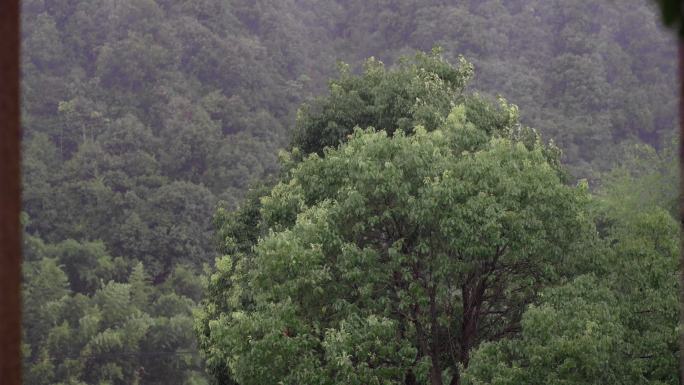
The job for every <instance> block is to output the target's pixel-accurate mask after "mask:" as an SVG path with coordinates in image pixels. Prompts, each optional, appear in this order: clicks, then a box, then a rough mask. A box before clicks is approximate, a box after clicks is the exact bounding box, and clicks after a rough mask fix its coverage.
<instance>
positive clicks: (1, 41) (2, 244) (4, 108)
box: [0, 0, 21, 385]
mask: <svg viewBox="0 0 684 385" xmlns="http://www.w3.org/2000/svg"><path fill="white" fill-rule="evenodd" d="M20 139H21V134H20V127H19V0H0V385H20V384H21V287H20V286H21V230H20V228H21V227H20V224H19V213H20V211H21V196H20V191H21V184H20V180H19V178H20V173H19V162H20V155H19V149H20Z"/></svg>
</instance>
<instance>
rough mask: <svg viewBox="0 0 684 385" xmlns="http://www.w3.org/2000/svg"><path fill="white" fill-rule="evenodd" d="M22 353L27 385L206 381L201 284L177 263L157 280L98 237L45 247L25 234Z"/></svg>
mask: <svg viewBox="0 0 684 385" xmlns="http://www.w3.org/2000/svg"><path fill="white" fill-rule="evenodd" d="M25 242H26V247H25V258H26V262H25V263H24V282H25V283H24V314H23V316H24V324H25V327H24V341H23V343H24V354H25V360H26V362H27V365H26V370H25V374H24V376H25V381H26V383H28V384H57V383H59V384H139V383H146V384H167V383H169V381H173V382H178V383H187V384H203V383H206V381H205V380H204V376H203V373H202V372H198V371H197V368H199V367H200V365H199V356H198V355H197V354H196V352H195V351H194V350H193V349H192V348H193V347H194V345H195V342H194V341H195V335H194V333H192V323H193V316H192V311H193V309H194V307H195V303H196V302H197V301H198V300H199V299H200V297H201V295H202V287H203V283H202V282H201V281H199V280H198V279H197V278H196V276H195V274H194V273H193V272H192V270H190V269H188V268H186V267H183V266H181V265H178V266H176V268H175V269H174V271H173V273H172V274H171V276H170V277H169V278H168V279H167V280H166V282H165V283H164V284H163V285H157V286H154V285H152V281H151V280H150V278H149V277H148V276H147V273H146V272H145V269H144V267H143V265H142V263H140V262H139V263H138V264H137V265H135V266H134V267H133V268H132V269H128V267H127V261H125V260H123V259H122V258H112V257H111V256H110V255H108V254H107V252H106V250H105V248H104V245H103V244H102V243H101V242H88V243H78V242H76V241H74V240H66V241H64V242H61V243H58V244H44V243H43V242H42V241H41V240H40V239H37V238H35V237H31V236H28V237H27V238H26V240H25Z"/></svg>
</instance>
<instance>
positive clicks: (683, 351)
mask: <svg viewBox="0 0 684 385" xmlns="http://www.w3.org/2000/svg"><path fill="white" fill-rule="evenodd" d="M677 44H678V50H679V220H680V224H681V227H680V233H679V236H680V250H679V327H680V328H682V327H683V326H684V237H682V230H683V229H684V37H682V35H681V34H680V35H679V38H678V43H677ZM679 384H680V385H684V329H680V331H679Z"/></svg>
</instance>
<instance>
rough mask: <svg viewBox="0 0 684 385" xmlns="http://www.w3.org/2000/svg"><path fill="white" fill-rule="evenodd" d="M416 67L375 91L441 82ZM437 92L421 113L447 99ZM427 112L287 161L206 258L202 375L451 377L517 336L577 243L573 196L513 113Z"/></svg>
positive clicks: (578, 214)
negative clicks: (210, 264)
mask: <svg viewBox="0 0 684 385" xmlns="http://www.w3.org/2000/svg"><path fill="white" fill-rule="evenodd" d="M430 60H433V62H434V61H437V62H439V59H438V58H437V57H432V58H431V59H430ZM442 64H443V65H446V64H445V63H442ZM416 68H418V69H419V70H418V71H413V72H410V73H411V74H412V75H413V79H414V82H410V81H406V79H405V78H403V77H402V76H399V75H400V74H402V71H403V72H404V73H405V72H407V70H406V68H403V69H401V68H400V69H398V70H397V72H399V74H392V76H387V78H389V79H396V82H395V83H391V86H389V87H388V86H383V87H382V88H381V89H382V90H389V91H386V93H387V95H390V96H391V95H392V93H396V94H397V95H398V96H400V95H405V94H406V93H409V94H410V91H407V89H410V87H413V86H414V84H416V83H419V82H421V81H422V82H423V83H424V84H429V82H434V83H435V84H443V82H444V80H445V79H442V78H441V77H440V75H439V73H437V72H436V71H434V70H432V71H430V70H428V69H425V67H421V66H420V62H418V64H417V65H416ZM421 70H424V72H423V71H421ZM372 71H373V70H372V69H371V70H370V71H368V72H367V73H366V74H365V75H364V76H374V74H373V72H372ZM425 74H427V75H426V76H425ZM431 75H432V76H431ZM423 76H424V77H423ZM360 79H363V78H360ZM357 82H359V83H362V82H361V81H360V80H357ZM333 87H334V85H333ZM423 87H425V88H428V89H430V87H429V85H424V86H423ZM432 89H437V90H439V88H438V87H434V88H432ZM438 95H439V96H438V97H436V98H435V100H434V101H431V100H429V99H428V100H426V101H425V102H424V103H423V104H421V106H427V108H428V109H429V108H430V107H434V109H433V110H432V111H439V106H441V105H443V104H447V105H448V104H449V103H453V102H455V101H456V98H455V96H454V95H449V94H444V93H439V94H438ZM335 98H336V96H333V97H331V100H336V99H335ZM371 100H372V102H371V106H372V105H373V104H374V103H375V100H377V98H376V99H371ZM431 102H432V103H434V105H432V104H431ZM331 104H332V103H331ZM477 105H478V106H480V107H481V106H483V105H484V102H483V101H481V100H480V101H478V104H477ZM343 106H344V105H343ZM342 108H343V109H344V107H342ZM366 108H368V109H369V110H372V111H375V112H376V114H377V115H376V116H381V117H386V115H383V112H384V110H383V109H372V108H371V107H366ZM359 110H362V109H356V110H355V111H359ZM324 111H325V110H324ZM469 112H470V115H472V116H476V117H478V119H469V118H468V115H469ZM476 112H477V113H476ZM338 116H340V115H338ZM342 116H344V115H342ZM371 116H373V115H371ZM419 116H420V115H419ZM434 116H435V119H436V123H435V125H434V126H433V127H432V130H431V131H428V130H427V129H426V128H425V127H424V126H422V125H417V126H415V127H414V128H413V129H408V128H404V127H402V126H401V125H399V123H397V120H392V119H391V118H390V119H389V120H388V123H386V125H385V126H384V127H379V128H383V130H376V129H373V128H369V129H367V130H362V129H359V128H357V129H356V130H355V131H354V132H353V133H351V134H350V135H349V137H345V138H344V139H345V140H348V142H347V143H345V144H343V145H341V146H340V147H339V148H337V149H334V148H327V149H324V150H323V151H322V154H321V155H318V154H316V153H314V154H312V155H310V156H306V157H305V158H304V160H303V161H301V162H295V163H294V164H293V165H292V166H290V167H291V168H290V169H289V170H288V171H287V173H286V174H285V175H284V176H283V178H282V180H281V181H280V182H279V183H278V184H277V185H276V186H275V187H274V188H273V189H272V191H271V192H270V194H268V195H267V196H265V197H263V198H262V199H261V209H260V211H259V216H260V217H261V223H260V224H259V225H260V226H261V227H262V228H263V229H264V230H265V231H266V232H265V233H264V235H263V236H262V238H261V239H260V240H259V241H258V242H257V243H256V245H255V246H254V248H253V249H252V250H251V251H250V250H245V249H244V248H242V250H240V247H239V241H240V240H239V239H237V238H234V239H235V240H236V241H233V242H229V246H232V248H233V251H234V253H232V254H231V255H226V256H225V257H223V258H221V259H219V260H218V261H217V272H216V273H214V274H213V275H212V277H211V283H210V294H209V295H210V297H209V298H208V299H207V302H206V306H205V309H204V312H203V313H202V314H200V319H199V322H198V329H199V331H200V341H201V344H202V347H203V348H204V351H205V354H206V355H207V358H208V364H209V366H210V367H212V368H214V369H215V370H223V371H224V372H225V371H227V372H228V374H229V376H230V377H231V378H233V379H234V380H236V381H237V382H238V383H240V384H257V383H263V382H264V381H266V382H274V383H277V382H283V383H300V382H305V383H331V384H332V383H359V384H361V383H377V384H380V383H396V382H403V381H405V382H407V383H410V382H411V381H416V380H418V381H419V382H423V383H424V382H429V383H432V384H442V383H445V382H451V383H454V384H456V383H459V378H460V375H459V368H460V367H461V366H467V365H468V363H469V360H470V351H471V350H472V349H473V348H474V347H475V346H477V345H478V344H479V343H481V342H482V341H488V340H498V339H501V338H504V337H507V336H510V335H513V334H515V333H516V332H517V331H518V330H519V327H520V326H519V320H520V315H521V314H522V312H523V310H524V308H525V306H526V305H527V304H529V303H531V302H533V301H534V300H535V298H536V293H537V292H538V290H539V289H540V288H541V287H543V286H544V285H546V284H549V283H551V282H554V281H556V280H557V279H558V277H559V276H561V275H563V274H565V273H566V271H567V269H566V268H565V267H564V266H565V265H566V264H567V263H566V262H567V261H569V260H572V259H573V257H575V256H577V255H578V252H579V251H581V250H582V246H583V245H586V244H588V243H586V242H590V241H591V236H590V234H591V233H590V232H589V231H588V230H590V228H591V226H590V224H589V223H588V221H587V219H588V217H587V215H586V212H585V207H584V206H585V203H586V200H587V190H586V187H582V186H579V187H576V188H572V187H568V186H566V185H565V184H564V183H563V180H564V174H563V172H562V171H561V169H560V166H559V161H558V152H557V151H555V150H554V148H553V147H552V146H544V145H543V144H542V143H541V141H540V138H539V136H538V135H537V134H536V133H535V132H534V131H533V130H530V129H526V128H524V127H521V126H520V124H519V123H518V121H517V110H516V109H515V108H514V107H513V106H509V105H507V104H505V103H502V104H501V105H500V106H491V105H490V106H489V108H488V109H480V110H477V111H475V110H473V109H472V108H471V109H469V108H468V107H466V105H462V104H458V105H456V106H455V107H453V108H451V112H450V113H448V115H446V116H444V115H440V114H439V113H435V114H434ZM413 117H415V116H413ZM342 119H344V118H342ZM376 119H377V118H376ZM501 119H503V124H498V125H497V124H494V123H496V122H501ZM350 120H351V122H353V121H354V116H351V117H350ZM327 127H329V126H327ZM402 128H403V129H402ZM392 132H393V134H391V133H392ZM298 156H301V154H299V155H298V150H297V149H295V150H294V152H293V154H291V157H290V161H294V159H296V158H297V157H298ZM250 218H253V216H249V215H246V216H244V217H243V219H245V220H249V219H250ZM230 223H232V224H231V226H235V222H234V221H233V222H230ZM223 374H224V375H225V374H226V373H223Z"/></svg>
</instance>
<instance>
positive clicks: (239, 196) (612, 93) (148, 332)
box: [22, 0, 676, 384]
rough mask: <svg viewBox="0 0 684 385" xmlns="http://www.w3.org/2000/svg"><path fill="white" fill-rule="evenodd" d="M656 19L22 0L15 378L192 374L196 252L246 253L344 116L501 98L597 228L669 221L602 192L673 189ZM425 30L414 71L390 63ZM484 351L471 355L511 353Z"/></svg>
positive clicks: (199, 277)
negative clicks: (271, 208) (278, 189)
mask: <svg viewBox="0 0 684 385" xmlns="http://www.w3.org/2000/svg"><path fill="white" fill-rule="evenodd" d="M658 22H659V21H658V18H657V16H656V12H655V9H654V7H653V6H652V4H651V3H650V2H647V1H645V0H644V1H642V0H630V1H621V2H606V3H605V4H604V3H603V2H601V3H597V2H593V3H588V2H586V1H581V0H572V1H560V0H553V1H546V0H505V1H503V0H484V1H475V0H473V1H462V2H458V3H457V4H455V3H453V2H446V1H437V0H430V1H420V2H418V1H406V0H392V1H383V2H367V1H341V0H339V1H335V0H320V1H313V0H301V1H299V0H197V1H170V0H94V1H92V0H91V1H86V0H65V1H61V2H52V1H47V0H26V1H23V17H22V23H23V39H22V44H23V56H22V71H23V80H22V102H23V116H22V119H23V122H22V125H23V129H24V139H23V151H24V155H23V159H24V160H23V184H24V191H23V199H24V226H25V264H24V286H25V289H24V293H25V294H24V300H25V310H24V313H25V316H24V337H25V339H24V342H25V364H26V375H25V378H26V382H27V383H28V384H52V383H65V384H66V383H73V384H76V383H85V384H99V383H108V384H130V383H141V384H143V383H144V384H176V383H178V384H181V383H183V384H185V383H188V384H190V383H193V384H201V383H205V382H207V381H210V378H209V377H207V376H206V375H205V374H204V367H203V366H204V365H203V363H202V359H201V357H200V356H199V353H198V352H197V350H198V349H197V346H196V343H195V336H194V331H193V321H192V319H193V316H192V313H193V311H194V309H196V307H197V304H198V303H199V302H200V301H201V299H202V298H204V297H205V293H203V288H204V287H205V286H206V284H207V281H208V280H209V279H208V275H207V274H208V273H209V271H210V270H211V268H212V266H213V264H214V259H215V257H217V256H219V255H222V254H226V253H248V251H249V249H250V248H251V247H252V246H253V245H254V244H255V243H256V239H257V238H258V237H260V236H263V235H264V234H265V233H264V231H266V230H267V229H265V228H263V226H264V225H263V223H264V222H261V221H262V219H261V218H260V215H261V212H260V211H259V210H263V209H260V208H259V204H260V203H259V202H260V200H259V198H260V197H261V196H265V195H268V194H270V187H271V186H273V185H274V184H276V183H277V182H281V183H283V180H287V179H283V178H287V173H286V171H287V172H289V171H288V170H290V169H291V168H294V167H295V166H294V164H296V163H298V162H300V161H301V160H303V159H304V155H305V154H307V153H319V154H321V155H323V153H324V150H323V148H324V146H333V147H335V146H337V145H338V144H339V143H340V140H345V138H346V137H347V135H352V133H353V129H354V126H355V125H359V126H361V128H364V129H365V128H367V127H368V126H373V127H375V128H376V129H379V130H386V131H388V132H394V131H401V132H404V134H406V135H411V134H412V130H413V127H414V125H416V124H421V125H423V126H425V127H426V129H427V130H429V131H432V130H437V129H444V127H443V124H444V122H443V120H444V119H446V117H447V116H449V114H450V113H451V112H452V107H454V106H455V105H457V104H459V103H461V104H463V106H464V108H466V111H467V114H468V119H471V120H469V121H471V122H474V124H476V125H478V124H479V125H480V126H482V127H484V126H487V125H490V126H492V125H493V126H495V127H497V129H500V128H503V127H505V126H506V125H507V124H509V123H510V122H508V121H507V120H506V119H507V118H506V116H504V115H501V116H498V115H496V114H495V115H493V116H490V115H488V114H489V113H494V112H492V111H495V110H497V108H498V107H497V106H499V107H500V106H501V104H499V102H497V101H496V100H497V99H496V97H497V95H501V96H503V97H505V98H506V100H508V102H510V103H513V104H515V105H517V106H519V110H518V108H517V107H514V106H511V105H509V104H504V105H506V106H508V107H507V108H510V109H511V111H513V110H515V111H519V113H518V112H516V115H515V116H516V118H515V119H516V122H519V123H521V124H522V125H524V126H531V127H535V128H536V129H537V130H538V131H539V132H540V133H541V134H542V137H543V138H544V140H545V141H546V140H549V139H551V140H553V141H554V142H555V146H557V147H558V148H559V149H560V151H561V154H562V155H560V157H558V158H557V159H556V158H553V159H556V160H553V161H552V162H560V161H562V162H563V163H564V164H565V165H566V166H567V170H568V171H567V172H566V171H565V170H566V169H565V168H563V171H562V172H560V171H559V172H560V174H562V175H561V176H559V178H560V179H559V180H562V181H563V183H570V184H574V181H575V180H577V179H579V178H587V179H589V182H590V183H589V188H590V190H592V191H597V192H598V191H602V194H603V195H602V196H605V197H604V198H602V201H605V202H607V203H605V207H608V208H605V207H604V206H601V207H603V208H602V209H600V210H599V209H596V210H598V211H599V212H600V214H596V215H595V217H597V218H600V220H598V221H599V222H600V223H603V224H606V226H607V227H606V230H605V231H606V234H608V233H610V234H611V235H610V236H611V237H615V239H617V240H615V241H614V242H615V243H619V242H622V241H621V240H623V239H624V240H625V242H626V239H627V238H629V237H628V234H629V232H628V230H627V229H631V228H633V227H634V226H636V225H635V223H638V221H640V220H648V218H652V219H653V218H655V219H653V221H655V222H653V221H652V222H649V223H651V225H652V226H665V227H667V226H669V225H668V224H667V221H668V220H669V218H667V219H662V218H660V219H658V218H659V217H658V218H656V217H648V218H646V217H645V218H646V219H644V218H632V217H631V216H629V215H627V214H626V213H627V212H629V211H630V210H631V207H641V206H640V205H639V204H636V203H634V204H633V206H628V205H627V206H626V205H625V204H623V202H622V201H621V200H620V199H618V198H616V197H623V196H625V194H627V193H629V194H631V195H629V196H634V197H637V196H638V198H634V199H633V202H640V201H646V202H648V203H649V204H648V205H646V206H647V207H649V208H653V209H654V210H655V208H658V210H660V209H661V208H662V209H664V210H666V211H667V210H672V208H673V207H674V197H675V195H674V193H673V191H675V190H674V189H675V186H676V183H675V182H674V180H673V179H672V178H670V176H671V175H674V174H673V170H674V168H673V166H672V157H671V150H672V148H674V146H673V142H672V136H673V133H674V129H675V126H676V110H675V109H676V106H675V100H676V98H675V94H676V89H675V83H674V82H673V81H672V79H674V76H675V60H674V58H675V46H674V44H672V39H671V37H670V36H669V35H668V34H667V32H665V31H663V30H661V28H660V27H659V25H658ZM435 46H440V47H442V56H440V57H443V58H444V59H445V61H444V62H441V61H440V63H443V64H440V65H441V66H442V67H439V68H437V69H433V70H434V71H436V72H435V74H436V78H435V79H431V81H435V82H436V83H435V84H432V83H426V84H424V85H422V86H421V84H416V83H411V82H413V81H415V79H416V76H418V78H419V79H423V80H425V79H424V78H422V77H420V76H423V75H420V74H416V73H412V72H410V71H409V72H406V71H404V72H402V71H398V72H391V71H389V69H391V68H395V67H397V68H401V65H406V63H404V64H400V61H401V60H400V57H402V56H407V57H411V56H412V55H413V53H414V52H415V51H416V50H420V51H430V50H431V49H432V48H433V47H435ZM461 55H462V56H463V57H464V58H465V59H461ZM371 56H373V57H375V58H377V60H373V61H370V62H366V58H368V57H371ZM428 56H429V55H428ZM428 56H424V59H423V60H427V62H426V63H432V60H433V59H434V58H433V59H426V58H428ZM429 57H430V58H432V56H429ZM340 60H341V61H344V62H346V63H348V65H336V63H337V62H338V61H340ZM410 60H411V59H405V61H410ZM440 60H441V59H440ZM379 61H382V62H384V65H382V64H381V63H380V62H379ZM364 63H366V64H364ZM444 63H452V64H454V65H456V66H457V67H458V69H459V71H460V72H458V75H457V76H456V75H454V76H455V77H453V78H444V76H445V75H446V74H449V73H450V72H449V71H451V70H450V68H451V67H450V65H447V64H444ZM433 64H434V63H433ZM471 64H472V65H471ZM380 68H382V69H383V70H382V71H385V69H387V70H388V71H389V72H388V73H389V74H393V75H390V78H386V77H385V75H383V74H384V73H385V72H377V71H380V70H379V69H380ZM417 68H420V66H418V67H417ZM374 69H375V71H376V72H375V75H373V71H374ZM369 71H370V72H369ZM415 71H419V70H418V69H416V70H415ZM360 73H370V76H369V77H357V76H355V74H360ZM393 76H395V77H393ZM329 79H337V80H335V81H333V83H332V85H331V86H330V87H328V85H329V82H330V80H329ZM421 81H422V80H421ZM440 81H450V82H452V83H449V85H448V87H443V86H444V84H443V83H439V82H440ZM359 82H363V83H359ZM407 84H411V87H409V88H406V85H407ZM432 86H434V88H431V87H432ZM382 95H384V99H383V97H380V96H382ZM478 95H480V96H478ZM416 97H420V98H424V99H423V101H424V103H423V104H422V107H421V108H418V109H415V108H414V107H415V106H414V102H415V98H416ZM303 103H304V105H303ZM452 104H453V105H452ZM302 105H303V107H302V108H301V110H300V112H299V113H298V109H299V108H300V106H302ZM492 106H494V107H492ZM492 108H493V110H491V109H492ZM490 110H491V111H490ZM478 116H479V118H478ZM478 119H479V120H478ZM516 124H517V123H516ZM491 133H492V132H487V135H490V134H491ZM358 140H362V139H358ZM292 145H295V146H297V147H298V148H299V149H300V150H301V152H299V153H298V152H294V153H293V154H291V155H290V156H291V157H293V158H291V159H290V160H287V159H286V160H284V161H280V162H279V161H278V150H279V149H290V148H291V146H292ZM402 145H406V146H409V144H406V143H405V144H402ZM440 146H441V145H440ZM555 146H550V147H549V148H556V147H555ZM298 154H299V155H298ZM661 181H667V183H660V184H659V183H656V182H661ZM255 184H264V185H265V187H259V188H256V189H253V190H252V192H251V193H249V189H250V186H252V185H255ZM611 194H612V195H611ZM637 194H639V195H637ZM245 199H246V200H245ZM311 203H312V202H308V203H307V204H311ZM238 207H240V210H239V211H237V212H235V213H233V212H232V210H234V209H236V208H238ZM217 209H218V212H217ZM601 210H604V211H605V212H604V211H601ZM276 214H277V213H274V214H273V215H276ZM623 214H624V215H623ZM278 215H280V214H278ZM288 215H294V214H292V213H290V214H288ZM592 215H594V214H592ZM644 215H646V214H644ZM649 215H650V214H649ZM653 215H656V214H653ZM626 216H628V217H629V218H627V219H625V218H626ZM281 219H282V218H281ZM281 219H278V221H279V220H281ZM290 219H291V218H290ZM274 220H275V219H274ZM283 220H284V219H283ZM658 221H661V222H663V223H665V224H662V223H660V222H658ZM656 222H657V223H656ZM274 223H275V222H274ZM614 223H621V225H620V226H622V227H619V229H623V230H607V229H609V228H610V229H613V227H611V226H608V224H611V225H612V224H614ZM616 226H617V225H616ZM630 226H632V227H630ZM637 227H638V226H637ZM616 228H618V227H616ZM599 230H602V229H601V228H600V227H599ZM606 234H602V236H604V235H605V236H606V237H608V235H606ZM644 236H645V237H646V235H644ZM620 237H622V238H620ZM624 247H625V248H627V249H629V247H631V246H629V245H626V246H624ZM654 247H655V246H654ZM629 250H632V249H629ZM668 250H669V249H668ZM658 252H659V253H667V250H664V249H663V250H661V249H660V248H658ZM646 253H647V254H648V252H646ZM224 268H225V266H224ZM205 273H206V274H205ZM226 279H228V278H226ZM583 279H584V278H583ZM586 282H587V281H586V280H585V281H581V282H579V283H577V286H576V287H573V288H571V289H567V290H570V291H569V292H563V291H562V290H560V291H558V292H557V293H556V292H555V294H551V298H564V297H563V296H567V295H570V294H568V293H573V291H572V290H576V291H578V292H580V293H584V292H583V291H582V290H584V287H585V286H582V285H585V284H586ZM209 283H210V284H209V287H210V288H212V284H211V282H209ZM213 285H214V289H215V290H219V289H216V287H215V285H216V282H214V283H213ZM611 285H613V286H611ZM219 286H220V285H219ZM605 286H606V288H605V290H606V293H608V292H610V293H613V292H611V291H610V290H614V289H615V288H616V287H618V286H619V282H617V283H615V282H613V281H610V280H606V282H605ZM214 294H215V293H214ZM612 295H613V294H605V296H604V297H603V298H607V299H606V301H608V300H615V301H617V299H615V298H614V297H611V296H612ZM624 295H625V296H627V295H630V294H624ZM554 296H555V297H554ZM555 304H556V302H552V303H550V304H549V305H548V306H547V308H544V309H545V311H549V312H552V311H555V310H558V309H557V307H554V306H555ZM590 310H591V309H590ZM530 317H532V316H530ZM366 321H367V320H366ZM366 321H364V322H366ZM359 322H361V321H359ZM529 322H530V323H531V325H533V321H529ZM625 322H627V321H625ZM629 322H631V321H629ZM630 330H631V329H630ZM376 331H377V332H382V330H380V329H378V330H376ZM525 337H527V338H528V339H529V340H530V341H533V340H534V338H537V337H538V336H535V335H529V336H528V335H525ZM359 338H361V337H359ZM205 342H206V341H205ZM525 343H529V344H531V343H532V342H528V340H524V339H523V342H521V344H525ZM525 346H527V345H525ZM488 349H489V350H487V351H485V352H483V353H479V355H478V357H479V358H478V360H480V361H481V362H487V360H489V359H490V356H489V355H488V354H492V355H497V354H499V355H501V354H504V353H505V354H508V353H510V349H509V347H507V346H503V345H491V347H489V348H488ZM505 349H509V350H505ZM520 349H523V350H524V347H523V348H520ZM523 350H520V351H523ZM502 352H503V353H502ZM480 361H478V362H480ZM483 365H484V364H483ZM213 369H214V374H215V375H218V376H220V375H221V373H220V370H221V367H220V365H219V366H215V367H214V368H213ZM478 370H479V369H478ZM482 373H484V372H482ZM483 375H484V374H483ZM501 375H509V374H505V373H504V374H501ZM231 381H232V380H231Z"/></svg>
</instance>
